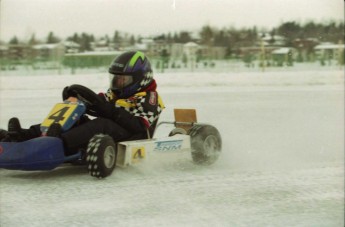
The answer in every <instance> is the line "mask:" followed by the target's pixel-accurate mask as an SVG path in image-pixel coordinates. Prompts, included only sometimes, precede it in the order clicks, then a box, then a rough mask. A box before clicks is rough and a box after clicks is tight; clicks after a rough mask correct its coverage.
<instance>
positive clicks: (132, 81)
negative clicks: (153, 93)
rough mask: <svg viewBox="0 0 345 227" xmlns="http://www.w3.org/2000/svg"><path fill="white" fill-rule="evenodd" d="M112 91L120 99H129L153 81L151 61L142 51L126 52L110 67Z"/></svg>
mask: <svg viewBox="0 0 345 227" xmlns="http://www.w3.org/2000/svg"><path fill="white" fill-rule="evenodd" d="M109 73H110V75H111V76H110V89H111V90H112V91H113V92H114V93H115V95H116V96H117V97H119V98H128V97H130V96H132V95H134V94H135V93H137V92H138V91H141V90H143V89H145V88H146V87H148V85H150V83H151V82H152V81H153V76H152V68H151V64H150V61H149V59H148V58H147V57H146V56H145V55H144V53H142V52H140V51H130V52H125V53H123V54H121V55H119V56H118V57H116V58H115V59H114V61H113V62H112V63H111V65H110V67H109Z"/></svg>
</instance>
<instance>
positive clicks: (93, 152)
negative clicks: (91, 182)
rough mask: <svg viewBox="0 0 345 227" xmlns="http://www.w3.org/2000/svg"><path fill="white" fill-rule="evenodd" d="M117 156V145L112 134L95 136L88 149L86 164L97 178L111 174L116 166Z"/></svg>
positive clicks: (91, 173)
mask: <svg viewBox="0 0 345 227" xmlns="http://www.w3.org/2000/svg"><path fill="white" fill-rule="evenodd" d="M116 157H117V149H116V145H115V143H114V141H113V139H112V138H111V137H110V136H108V135H103V134H98V135H95V136H93V137H92V138H91V140H90V141H89V144H88V146H87V150H86V164H87V168H88V171H89V173H90V175H91V176H93V177H97V178H105V177H107V176H109V175H111V173H112V172H113V170H114V168H115V166H116Z"/></svg>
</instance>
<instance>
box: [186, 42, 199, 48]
mask: <svg viewBox="0 0 345 227" xmlns="http://www.w3.org/2000/svg"><path fill="white" fill-rule="evenodd" d="M184 46H185V47H198V46H199V45H198V44H196V43H194V42H188V43H186V44H185V45H184Z"/></svg>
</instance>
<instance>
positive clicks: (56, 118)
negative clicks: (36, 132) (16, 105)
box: [0, 101, 86, 171]
mask: <svg viewBox="0 0 345 227" xmlns="http://www.w3.org/2000/svg"><path fill="white" fill-rule="evenodd" d="M85 111H86V106H85V104H84V103H83V102H81V101H77V102H70V101H64V102H63V103H58V104H56V105H55V106H54V108H53V109H52V111H51V112H50V113H49V115H48V116H47V118H46V119H45V120H44V121H43V123H42V124H41V131H42V136H41V137H37V138H34V139H31V140H27V141H23V142H0V168H3V169H11V170H28V171H31V170H52V169H54V168H56V167H58V166H59V165H61V164H63V163H64V162H71V161H76V160H78V159H81V156H82V154H81V152H78V153H77V154H75V155H72V156H65V155H64V147H63V142H62V140H61V139H60V138H56V137H49V136H44V135H45V134H46V132H47V130H48V127H49V124H51V123H59V124H60V125H61V126H62V131H63V132H64V131H67V130H69V129H70V128H71V127H72V126H73V125H74V124H75V123H76V122H77V121H78V120H79V119H80V116H81V115H83V114H84V113H85Z"/></svg>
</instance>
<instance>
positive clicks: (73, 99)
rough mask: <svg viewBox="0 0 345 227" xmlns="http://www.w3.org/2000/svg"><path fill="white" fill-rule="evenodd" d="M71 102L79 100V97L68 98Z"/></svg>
mask: <svg viewBox="0 0 345 227" xmlns="http://www.w3.org/2000/svg"><path fill="white" fill-rule="evenodd" d="M66 100H67V101H69V102H78V99H77V98H76V97H72V96H71V97H68V99H66Z"/></svg>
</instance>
